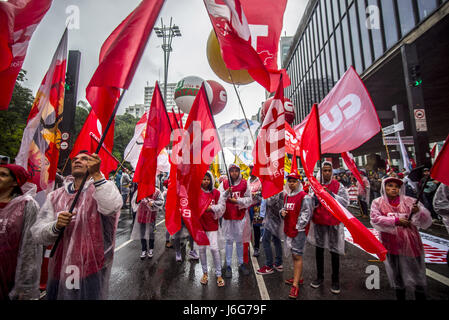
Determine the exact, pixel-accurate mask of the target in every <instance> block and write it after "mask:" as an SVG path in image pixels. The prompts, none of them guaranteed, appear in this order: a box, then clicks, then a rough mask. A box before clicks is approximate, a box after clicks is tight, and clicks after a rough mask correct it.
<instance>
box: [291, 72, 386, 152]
mask: <svg viewBox="0 0 449 320" xmlns="http://www.w3.org/2000/svg"><path fill="white" fill-rule="evenodd" d="M318 109H319V115H320V123H321V131H320V132H321V150H322V152H323V153H342V152H346V151H351V150H355V149H357V148H358V147H360V146H361V145H362V144H364V143H365V142H366V141H368V140H369V139H371V138H372V137H374V136H375V135H376V134H377V133H379V131H380V130H381V125H380V121H379V117H378V116H377V112H376V109H375V107H374V104H373V102H372V100H371V96H370V95H369V93H368V90H366V87H365V85H364V84H363V82H362V80H361V79H360V77H359V75H358V74H357V72H356V71H355V70H354V68H352V67H351V68H349V69H348V71H346V73H345V74H344V75H343V77H342V78H341V79H340V81H338V83H337V84H336V85H335V87H334V88H333V89H332V91H331V92H329V94H328V95H327V96H326V97H325V98H324V99H323V101H321V103H320V104H319V106H318ZM307 120H308V116H307V117H306V118H305V119H304V121H303V122H301V124H299V125H297V126H296V127H295V128H294V129H295V131H296V133H297V135H298V137H299V138H301V135H302V132H303V130H304V126H305V124H306V123H307Z"/></svg>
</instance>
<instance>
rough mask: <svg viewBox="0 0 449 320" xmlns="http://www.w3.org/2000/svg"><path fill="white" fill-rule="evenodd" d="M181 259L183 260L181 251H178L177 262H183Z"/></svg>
mask: <svg viewBox="0 0 449 320" xmlns="http://www.w3.org/2000/svg"><path fill="white" fill-rule="evenodd" d="M181 261H182V256H181V252H176V262H181Z"/></svg>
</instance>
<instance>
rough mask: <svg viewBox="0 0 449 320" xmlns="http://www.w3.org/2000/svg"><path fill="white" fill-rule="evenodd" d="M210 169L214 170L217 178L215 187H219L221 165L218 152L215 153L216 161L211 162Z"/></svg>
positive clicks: (213, 172)
mask: <svg viewBox="0 0 449 320" xmlns="http://www.w3.org/2000/svg"><path fill="white" fill-rule="evenodd" d="M210 171H211V172H212V174H213V176H214V179H215V188H217V187H218V185H219V182H218V178H220V166H219V164H218V154H217V155H215V158H214V161H213V162H212V163H211V164H210Z"/></svg>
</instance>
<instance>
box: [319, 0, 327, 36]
mask: <svg viewBox="0 0 449 320" xmlns="http://www.w3.org/2000/svg"><path fill="white" fill-rule="evenodd" d="M318 8H319V9H320V10H321V23H322V30H323V44H324V43H326V41H327V38H328V37H329V32H328V31H329V30H328V29H327V16H326V6H325V4H324V1H322V2H319V3H318ZM320 30H321V26H320Z"/></svg>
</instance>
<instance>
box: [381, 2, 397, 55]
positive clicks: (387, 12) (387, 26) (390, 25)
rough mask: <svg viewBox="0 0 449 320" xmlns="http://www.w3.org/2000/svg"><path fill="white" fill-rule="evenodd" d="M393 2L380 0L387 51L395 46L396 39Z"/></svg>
mask: <svg viewBox="0 0 449 320" xmlns="http://www.w3.org/2000/svg"><path fill="white" fill-rule="evenodd" d="M393 1H394V0H382V17H383V20H384V23H383V26H384V32H385V40H386V44H387V48H386V49H387V50H388V49H390V48H391V47H392V46H393V45H395V44H396V42H397V41H398V40H399V39H398V31H397V30H398V29H397V21H396V15H395V13H394V4H393Z"/></svg>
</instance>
